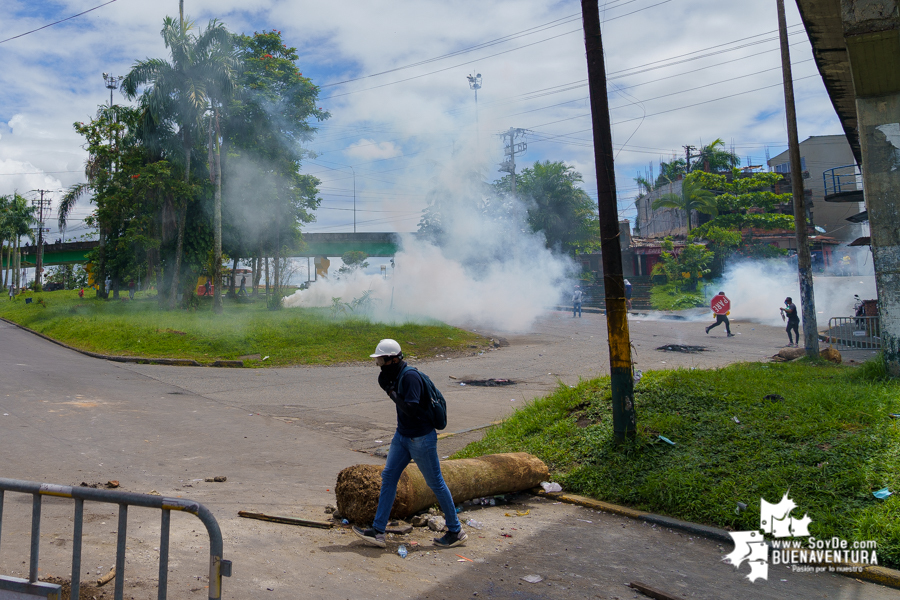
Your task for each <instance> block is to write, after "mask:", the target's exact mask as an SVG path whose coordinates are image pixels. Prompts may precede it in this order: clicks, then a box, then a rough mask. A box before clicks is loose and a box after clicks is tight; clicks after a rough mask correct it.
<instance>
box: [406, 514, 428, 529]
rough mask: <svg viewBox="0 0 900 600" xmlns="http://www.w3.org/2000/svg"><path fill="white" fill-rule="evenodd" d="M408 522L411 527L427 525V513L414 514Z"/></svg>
mask: <svg viewBox="0 0 900 600" xmlns="http://www.w3.org/2000/svg"><path fill="white" fill-rule="evenodd" d="M410 523H411V524H412V526H413V527H427V526H428V515H416V516H414V517H413V518H412V519H410Z"/></svg>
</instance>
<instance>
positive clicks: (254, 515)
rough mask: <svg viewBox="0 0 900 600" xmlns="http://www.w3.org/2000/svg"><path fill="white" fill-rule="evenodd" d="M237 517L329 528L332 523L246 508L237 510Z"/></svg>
mask: <svg viewBox="0 0 900 600" xmlns="http://www.w3.org/2000/svg"><path fill="white" fill-rule="evenodd" d="M238 516H239V517H244V518H245V519H256V520H259V521H268V522H270V523H281V524H283V525H300V526H303V527H315V528H317V529H331V528H332V527H334V523H333V522H330V521H312V520H310V519H300V518H297V517H285V516H280V515H266V514H263V513H256V512H249V511H246V510H240V511H238Z"/></svg>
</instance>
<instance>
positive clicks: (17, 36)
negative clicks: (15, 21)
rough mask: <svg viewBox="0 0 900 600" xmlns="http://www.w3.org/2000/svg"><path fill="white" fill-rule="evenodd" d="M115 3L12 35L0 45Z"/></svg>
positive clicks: (113, 0)
mask: <svg viewBox="0 0 900 600" xmlns="http://www.w3.org/2000/svg"><path fill="white" fill-rule="evenodd" d="M117 1H118V0H109V2H104V3H103V4H100V5H99V6H95V7H94V8H89V9H87V10H86V11H83V12H80V13H78V14H77V15H72V16H71V17H66V18H65V19H60V20H59V21H54V22H53V23H48V24H47V25H44V26H43V27H38V28H37V29H32V30H31V31H26V32H25V33H20V34H19V35H14V36H13V37H11V38H6V39H5V40H0V44H4V43H6V42H9V41H12V40H17V39H19V38H20V37H24V36H26V35H29V34H32V33H34V32H36V31H40V30H41V29H47V28H48V27H53V26H54V25H59V24H60V23H63V22H65V21H69V20H71V19H74V18H75V17H80V16H81V15H86V14H87V13H89V12H91V11H93V10H97V9H98V8H103V7H104V6H106V5H107V4H112V3H113V2H117Z"/></svg>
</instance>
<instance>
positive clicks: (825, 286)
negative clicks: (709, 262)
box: [707, 249, 876, 328]
mask: <svg viewBox="0 0 900 600" xmlns="http://www.w3.org/2000/svg"><path fill="white" fill-rule="evenodd" d="M841 250H843V249H841ZM851 250H852V249H851ZM843 254H844V253H843V252H842V251H839V252H836V255H837V256H838V257H841V256H843ZM855 264H856V263H855V261H854V265H855ZM868 264H869V265H871V260H869V261H868ZM860 266H861V267H862V268H863V269H864V268H865V266H864V265H860ZM863 272H865V271H863ZM709 289H711V290H712V293H713V294H715V293H716V292H718V291H719V290H721V291H723V292H725V295H726V296H728V298H729V299H730V300H731V307H732V308H731V318H732V319H737V320H741V321H753V322H756V323H762V324H765V325H774V326H780V325H781V324H782V321H781V316H780V313H779V311H778V309H779V307H781V306H783V301H784V299H785V298H786V297H788V296H790V297H791V298H793V300H794V304H796V305H797V307H798V309H799V307H800V284H799V281H798V277H797V270H796V268H795V267H793V266H791V265H788V264H786V263H785V262H784V261H783V260H766V261H752V262H742V263H738V264H735V265H733V266H731V267H729V268H728V269H727V270H726V272H725V275H724V276H723V277H722V279H721V280H720V281H719V282H717V283H715V284H713V286H712V287H711V288H709ZM813 289H814V294H815V304H816V313H817V323H818V326H819V327H820V328H824V327H825V326H827V324H828V319H830V318H831V317H848V316H852V315H853V303H854V301H855V299H854V297H853V295H854V294H858V295H859V296H860V298H863V299H867V298H875V297H876V291H875V276H874V274H873V273H868V274H865V275H856V276H846V277H836V276H816V277H814V278H813ZM707 316H708V315H707Z"/></svg>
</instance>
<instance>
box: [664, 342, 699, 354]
mask: <svg viewBox="0 0 900 600" xmlns="http://www.w3.org/2000/svg"><path fill="white" fill-rule="evenodd" d="M657 350H661V351H662V352H683V353H685V354H696V353H697V352H706V347H705V346H685V345H683V344H666V345H665V346H660V347H659V348H657Z"/></svg>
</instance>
